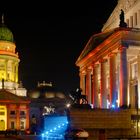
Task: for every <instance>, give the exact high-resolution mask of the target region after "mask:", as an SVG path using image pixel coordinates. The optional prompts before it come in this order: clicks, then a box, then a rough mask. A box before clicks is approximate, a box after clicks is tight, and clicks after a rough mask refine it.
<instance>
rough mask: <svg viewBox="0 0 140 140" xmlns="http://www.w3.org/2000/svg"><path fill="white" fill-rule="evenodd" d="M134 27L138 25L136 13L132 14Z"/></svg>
mask: <svg viewBox="0 0 140 140" xmlns="http://www.w3.org/2000/svg"><path fill="white" fill-rule="evenodd" d="M134 25H135V26H137V25H138V15H137V13H135V14H134Z"/></svg>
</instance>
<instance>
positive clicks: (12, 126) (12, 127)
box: [11, 121, 15, 129]
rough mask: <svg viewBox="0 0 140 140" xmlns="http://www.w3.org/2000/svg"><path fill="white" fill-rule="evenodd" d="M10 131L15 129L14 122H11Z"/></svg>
mask: <svg viewBox="0 0 140 140" xmlns="http://www.w3.org/2000/svg"><path fill="white" fill-rule="evenodd" d="M11 129H15V122H14V121H11Z"/></svg>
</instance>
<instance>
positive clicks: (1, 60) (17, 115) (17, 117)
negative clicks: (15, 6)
mask: <svg viewBox="0 0 140 140" xmlns="http://www.w3.org/2000/svg"><path fill="white" fill-rule="evenodd" d="M15 49H16V45H15V42H14V37H13V34H12V32H11V31H10V30H9V29H8V28H7V27H6V25H5V24H4V19H3V17H2V23H1V24H0V131H5V130H7V129H11V130H15V129H17V130H26V129H29V103H30V101H29V100H28V99H27V98H26V92H27V91H26V89H25V88H23V86H22V83H21V82H20V83H18V82H19V81H18V65H19V61H20V59H19V56H18V53H17V52H16V51H15Z"/></svg>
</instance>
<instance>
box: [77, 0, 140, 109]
mask: <svg viewBox="0 0 140 140" xmlns="http://www.w3.org/2000/svg"><path fill="white" fill-rule="evenodd" d="M121 9H123V11H124V13H125V22H126V23H127V25H128V27H127V28H121V27H119V22H120V17H119V15H120V13H121ZM76 65H77V66H78V67H79V75H80V87H81V89H82V90H83V94H85V95H86V96H87V98H88V102H89V103H90V104H93V107H94V108H104V109H106V108H118V107H122V106H125V107H126V106H128V107H129V108H137V104H138V108H140V1H139V0H131V1H130V0H118V4H117V6H116V8H115V9H114V11H113V12H112V13H111V16H110V17H109V19H108V20H107V22H106V24H105V25H104V27H103V28H102V32H101V33H99V34H95V35H93V36H91V38H90V39H89V41H88V43H87V44H86V46H85V48H84V49H83V51H82V53H81V54H80V56H79V58H78V60H77V61H76Z"/></svg>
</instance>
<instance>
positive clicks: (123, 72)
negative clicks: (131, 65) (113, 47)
mask: <svg viewBox="0 0 140 140" xmlns="http://www.w3.org/2000/svg"><path fill="white" fill-rule="evenodd" d="M126 50H127V48H126V46H122V47H121V48H120V106H124V105H125V106H127V82H128V81H127V79H128V77H127V76H128V75H127V55H126Z"/></svg>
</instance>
